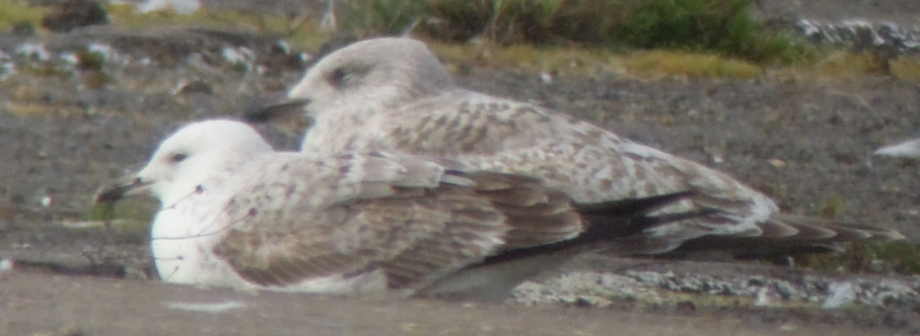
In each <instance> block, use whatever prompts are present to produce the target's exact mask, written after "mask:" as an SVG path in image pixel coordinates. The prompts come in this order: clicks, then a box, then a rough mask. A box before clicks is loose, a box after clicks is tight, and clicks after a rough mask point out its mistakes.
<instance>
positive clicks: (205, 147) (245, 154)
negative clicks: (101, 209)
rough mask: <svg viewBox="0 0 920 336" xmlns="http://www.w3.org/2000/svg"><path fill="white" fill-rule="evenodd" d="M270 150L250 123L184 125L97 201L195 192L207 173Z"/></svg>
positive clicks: (170, 198)
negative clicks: (139, 194) (144, 193)
mask: <svg viewBox="0 0 920 336" xmlns="http://www.w3.org/2000/svg"><path fill="white" fill-rule="evenodd" d="M273 151H274V150H273V149H272V147H271V145H269V144H268V143H267V142H266V141H265V139H263V138H262V136H260V135H259V133H257V132H256V131H255V130H254V129H252V127H250V126H249V125H246V124H244V123H241V122H237V121H231V120H209V121H202V122H196V123H192V124H189V125H187V126H185V127H183V128H180V129H179V130H178V131H176V132H175V133H173V134H172V135H170V136H169V137H168V138H166V140H163V142H162V143H160V146H159V147H158V148H157V150H156V152H154V153H153V156H152V157H151V158H150V162H148V163H147V166H145V167H144V168H143V169H141V170H140V171H139V172H137V173H136V174H132V175H129V176H127V177H125V178H123V179H122V180H121V182H119V183H116V184H115V185H114V186H111V187H109V188H106V189H104V190H103V191H101V192H100V193H99V194H98V195H97V197H96V200H97V202H109V203H110V202H114V201H117V200H119V199H121V198H122V197H124V196H127V195H132V194H136V193H139V192H141V191H150V192H151V193H152V194H153V195H154V196H156V197H157V198H158V199H159V200H160V202H161V203H162V204H164V205H165V204H173V203H175V202H176V201H178V200H180V199H182V198H184V197H186V196H188V195H190V194H191V193H193V192H195V191H196V190H198V189H199V187H201V186H202V184H203V183H205V182H206V181H207V180H208V178H210V177H212V176H214V175H216V174H219V173H221V172H227V171H231V170H233V169H236V168H237V167H238V166H239V165H241V164H243V163H245V162H247V161H249V160H252V159H253V158H255V157H257V156H259V155H261V154H265V153H271V152H273Z"/></svg>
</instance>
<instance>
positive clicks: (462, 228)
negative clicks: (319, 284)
mask: <svg viewBox="0 0 920 336" xmlns="http://www.w3.org/2000/svg"><path fill="white" fill-rule="evenodd" d="M253 166H254V167H255V168H252V169H255V170H258V171H259V175H260V176H262V178H260V179H259V180H258V181H257V182H254V183H249V184H248V186H247V187H246V188H243V189H242V190H239V191H238V192H237V194H236V196H235V197H234V198H233V199H232V200H231V201H230V202H229V203H228V205H227V207H226V210H225V211H226V214H227V216H229V217H230V218H233V219H234V220H235V222H234V225H233V227H232V228H231V229H230V230H229V232H228V233H227V234H226V236H225V238H224V239H223V240H222V241H221V242H220V243H219V244H218V245H217V246H216V247H215V248H214V252H215V253H216V254H217V255H218V256H220V257H221V258H223V259H224V260H226V261H227V262H228V263H229V264H230V265H231V267H233V268H234V269H235V270H236V271H237V272H238V273H239V274H240V275H241V276H242V277H244V278H245V279H247V280H249V281H252V282H253V283H256V284H259V285H263V286H286V285H293V284H297V283H299V282H301V281H303V280H308V279H314V278H319V277H326V276H332V275H340V276H343V277H348V276H352V275H358V274H364V273H367V272H371V271H375V270H380V271H383V272H384V273H385V274H386V275H387V280H388V282H389V283H388V286H389V287H390V288H404V287H409V286H412V285H414V284H416V283H418V282H420V281H425V280H426V279H427V277H429V276H436V275H437V274H440V273H444V272H449V271H450V270H451V269H456V268H459V267H462V266H463V265H466V264H468V263H470V262H474V261H476V260H481V259H483V258H484V257H485V256H486V255H489V254H491V253H493V251H494V250H495V249H496V248H497V247H498V246H500V245H501V244H502V242H503V237H504V234H505V232H506V231H507V227H506V226H505V224H504V219H503V217H502V216H501V215H500V214H499V213H498V212H497V211H496V210H494V209H493V208H492V207H491V204H490V203H489V201H488V200H487V199H485V198H482V197H477V196H475V194H474V193H475V191H474V190H473V189H471V188H470V187H468V186H465V185H464V184H470V183H472V182H471V181H470V180H468V179H466V178H464V177H462V176H458V175H456V174H451V173H445V171H444V170H443V167H441V166H440V165H437V164H434V163H432V162H429V161H425V160H419V159H412V158H406V157H395V156H387V155H384V154H377V155H354V154H347V155H339V156H336V157H330V158H319V159H316V158H312V159H305V158H301V157H299V156H292V159H291V160H288V161H286V162H285V161H283V160H278V159H277V158H275V159H273V160H272V163H271V164H262V165H253ZM247 168H249V167H247ZM241 174H246V172H241Z"/></svg>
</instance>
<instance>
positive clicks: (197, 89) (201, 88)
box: [173, 80, 214, 96]
mask: <svg viewBox="0 0 920 336" xmlns="http://www.w3.org/2000/svg"><path fill="white" fill-rule="evenodd" d="M192 93H201V94H212V93H214V88H213V87H211V85H210V84H208V83H205V82H204V81H201V80H193V81H189V82H185V81H183V82H181V83H179V85H177V86H176V89H175V90H173V94H174V95H177V96H180V95H186V94H192Z"/></svg>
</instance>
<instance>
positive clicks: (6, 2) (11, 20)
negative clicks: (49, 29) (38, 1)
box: [0, 0, 47, 31]
mask: <svg viewBox="0 0 920 336" xmlns="http://www.w3.org/2000/svg"><path fill="white" fill-rule="evenodd" d="M45 12H47V10H46V9H45V8H43V7H33V6H30V5H29V3H28V2H27V1H20V0H0V31H6V30H9V29H10V28H12V27H13V26H14V25H17V24H22V23H26V24H30V25H32V27H38V26H39V24H40V23H41V21H42V16H44V15H45Z"/></svg>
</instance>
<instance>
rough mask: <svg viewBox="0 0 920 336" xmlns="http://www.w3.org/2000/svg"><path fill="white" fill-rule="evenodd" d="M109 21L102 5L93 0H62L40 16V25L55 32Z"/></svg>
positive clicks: (63, 31)
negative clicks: (43, 15)
mask: <svg viewBox="0 0 920 336" xmlns="http://www.w3.org/2000/svg"><path fill="white" fill-rule="evenodd" d="M107 23H109V15H108V13H106V11H105V9H104V8H102V5H100V4H99V2H97V1H93V0H64V1H61V2H59V3H57V4H55V5H54V6H52V7H51V11H50V13H48V15H45V17H43V18H42V27H45V28H48V29H49V30H51V31H53V32H57V33H66V32H69V31H71V30H73V29H74V28H78V27H85V26H92V25H100V24H107Z"/></svg>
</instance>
